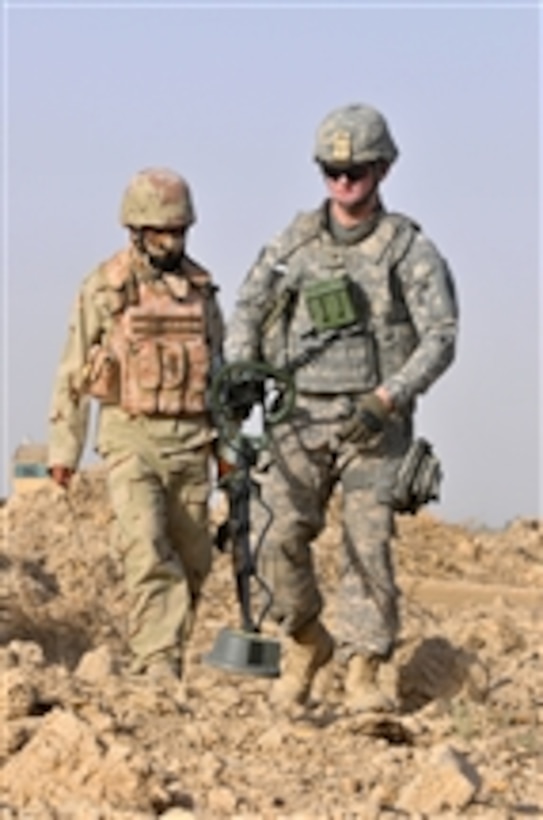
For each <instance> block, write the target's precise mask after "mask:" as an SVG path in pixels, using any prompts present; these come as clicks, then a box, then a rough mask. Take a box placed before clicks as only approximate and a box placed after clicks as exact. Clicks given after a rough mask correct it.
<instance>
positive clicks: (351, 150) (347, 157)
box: [313, 105, 398, 166]
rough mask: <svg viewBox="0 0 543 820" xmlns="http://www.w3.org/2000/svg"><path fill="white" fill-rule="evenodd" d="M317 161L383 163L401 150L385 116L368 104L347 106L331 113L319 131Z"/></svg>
mask: <svg viewBox="0 0 543 820" xmlns="http://www.w3.org/2000/svg"><path fill="white" fill-rule="evenodd" d="M313 156H314V159H316V160H317V162H321V163H324V164H326V165H336V166H337V165H345V166H349V165H359V164H361V163H364V162H375V161H376V160H380V159H381V160H384V161H385V162H386V163H388V164H389V165H391V164H392V163H393V162H394V160H395V159H396V157H397V156H398V148H397V147H396V144H395V142H394V140H393V139H392V136H391V134H390V131H389V129H388V125H387V122H386V120H385V118H384V117H383V115H382V114H380V113H379V112H378V111H376V110H375V108H371V107H370V106H369V105H347V106H344V107H343V108H337V109H335V110H334V111H332V112H331V113H330V114H328V116H327V117H325V119H324V120H323V121H322V123H321V124H320V125H319V128H318V129H317V138H316V143H315V151H314V154H313Z"/></svg>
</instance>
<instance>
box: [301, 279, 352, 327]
mask: <svg viewBox="0 0 543 820" xmlns="http://www.w3.org/2000/svg"><path fill="white" fill-rule="evenodd" d="M302 292H303V295H304V299H305V303H306V306H307V311H308V313H309V316H310V318H311V321H312V322H313V326H314V328H315V330H317V331H318V332H322V331H325V330H339V329H340V328H343V327H349V326H350V325H353V324H355V323H356V322H358V320H359V317H358V313H357V310H356V306H355V303H354V301H353V296H352V291H351V281H350V279H349V277H348V276H338V277H337V278H333V279H324V280H322V281H319V282H312V283H311V284H309V285H306V286H305V287H304V288H303V291H302Z"/></svg>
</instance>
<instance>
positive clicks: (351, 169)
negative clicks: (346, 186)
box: [321, 162, 373, 182]
mask: <svg viewBox="0 0 543 820" xmlns="http://www.w3.org/2000/svg"><path fill="white" fill-rule="evenodd" d="M372 166H373V163H372V162H361V163H360V164H359V165H349V166H348V167H346V168H344V167H341V166H339V165H327V164H326V163H324V162H323V163H321V169H322V173H323V174H324V176H325V177H328V178H329V179H339V178H340V177H347V179H348V180H349V182H358V181H359V180H361V179H364V177H367V176H368V174H369V173H370V170H371V168H372Z"/></svg>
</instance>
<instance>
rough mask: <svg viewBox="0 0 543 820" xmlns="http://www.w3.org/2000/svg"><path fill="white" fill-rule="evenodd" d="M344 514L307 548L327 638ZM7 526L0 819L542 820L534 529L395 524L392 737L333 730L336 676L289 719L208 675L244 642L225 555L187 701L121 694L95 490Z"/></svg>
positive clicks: (116, 587) (1, 563) (262, 692)
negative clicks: (225, 632)
mask: <svg viewBox="0 0 543 820" xmlns="http://www.w3.org/2000/svg"><path fill="white" fill-rule="evenodd" d="M339 503H340V501H339V499H336V501H335V503H334V505H333V507H332V509H331V511H330V515H329V523H328V526H327V528H326V530H325V531H324V533H323V534H322V536H321V538H320V539H319V541H318V543H317V544H316V547H315V554H316V561H317V567H318V571H319V574H320V576H321V578H322V580H323V590H324V592H325V594H326V596H327V599H326V600H327V609H326V612H325V619H327V618H328V617H331V615H332V614H333V609H334V606H335V600H334V593H333V590H334V580H335V574H336V560H335V559H336V557H337V555H338V553H339V548H340V530H339V527H338V523H337V522H338V510H337V506H338V504H339ZM0 518H1V528H0V529H1V536H0V538H1V540H0V573H1V579H2V581H1V585H0V678H1V685H0V719H1V721H2V734H1V736H0V785H1V789H0V817H1V818H2V820H11V819H12V818H25V820H30V818H35V819H36V820H50V819H51V820H136V818H138V819H140V820H143V818H155V817H163V818H169V820H175V818H190V817H195V818H203V819H204V820H207V818H226V817H228V818H231V817H239V818H270V819H271V818H274V820H275V818H291V817H297V818H315V819H316V818H334V819H336V818H337V820H343V818H361V820H370V818H371V820H378V818H396V817H414V818H415V817H417V818H424V817H427V818H432V820H433V818H454V817H457V816H466V817H476V818H485V819H486V820H494V819H495V820H498V819H501V818H503V820H506V818H516V817H519V818H520V817H523V816H533V817H536V816H541V817H543V770H542V768H541V751H542V743H541V737H542V736H543V735H542V732H541V725H540V724H541V717H542V706H543V698H542V695H541V692H542V691H543V664H542V656H541V648H540V647H541V626H540V624H541V616H542V614H543V584H542V582H543V562H542V555H543V552H542V549H541V547H542V532H541V523H542V522H539V521H534V520H522V519H519V520H516V521H513V522H512V523H511V524H510V525H509V526H508V527H506V528H505V529H503V530H500V531H496V532H491V531H486V530H483V529H480V530H475V529H473V530H470V529H468V528H465V527H460V526H457V525H451V524H445V523H443V522H441V521H439V520H438V519H436V518H433V517H432V516H430V515H427V514H422V515H419V516H417V517H414V518H412V517H408V518H403V519H401V520H400V521H399V526H398V539H397V543H396V555H397V565H398V582H399V586H400V587H401V589H402V591H403V596H402V621H403V628H402V635H401V645H400V648H399V650H398V652H397V654H396V656H395V658H394V662H393V663H392V664H390V665H389V667H388V668H385V669H383V680H382V683H383V686H384V688H385V689H388V690H389V692H390V694H393V695H395V696H396V698H397V700H398V703H399V706H400V709H399V712H398V714H397V715H395V716H393V717H390V718H387V719H384V718H383V717H379V716H364V717H362V716H358V717H353V716H349V715H348V714H346V713H345V710H344V709H343V707H342V670H341V669H340V668H339V666H338V667H336V666H334V667H333V668H332V670H331V672H330V673H329V674H328V675H327V678H326V680H322V681H320V682H319V686H320V688H321V690H322V691H323V692H324V694H325V697H324V700H323V702H322V703H321V704H320V705H317V706H315V708H313V709H310V710H308V711H306V712H303V713H300V714H299V715H294V716H291V717H289V718H287V717H285V716H282V715H280V714H278V713H276V712H275V711H274V710H273V708H272V706H271V704H270V701H269V697H268V694H269V682H268V681H266V680H264V679H259V678H253V677H247V676H233V675H228V674H226V673H224V672H221V671H220V670H217V669H214V668H212V667H210V666H208V665H206V664H205V663H204V656H205V654H206V653H207V652H208V651H209V650H210V649H211V647H212V646H213V642H214V639H215V637H216V635H217V633H218V631H219V630H220V629H221V628H222V627H223V626H225V625H229V626H237V605H236V601H235V598H234V591H233V584H232V580H231V568H230V558H229V556H227V555H220V554H218V553H217V555H216V556H215V566H214V570H213V573H212V576H211V578H210V580H209V582H208V584H207V585H206V588H205V594H204V600H203V604H202V608H201V610H200V615H199V621H198V624H197V628H196V631H195V635H194V638H193V642H192V644H191V646H190V650H189V653H188V669H187V677H186V683H185V685H184V686H175V685H173V684H171V683H170V682H166V683H156V682H148V681H140V680H137V679H134V678H132V677H131V676H130V675H129V674H128V672H127V664H126V661H127V657H126V645H125V638H124V629H125V626H124V625H125V618H126V602H125V596H124V590H123V584H122V577H121V572H120V567H119V564H118V562H117V559H116V553H115V549H114V548H113V546H112V543H111V542H112V539H114V538H115V537H116V535H115V528H114V526H113V522H112V514H111V510H110V507H109V504H108V500H107V496H106V493H105V487H104V482H103V476H102V474H101V473H100V472H99V471H89V472H87V473H82V474H81V475H79V476H77V478H76V480H75V481H74V484H73V488H72V489H71V490H70V493H69V495H66V494H64V493H62V492H60V491H58V490H56V489H55V488H54V487H52V486H51V487H44V488H42V489H40V490H37V491H35V492H34V493H31V494H30V493H29V494H28V495H24V496H20V497H12V498H10V499H9V500H8V502H7V503H6V504H5V505H4V506H3V507H2V508H1V509H0ZM110 532H111V536H110ZM269 631H270V632H273V630H272V628H271V627H269Z"/></svg>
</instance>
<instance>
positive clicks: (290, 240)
mask: <svg viewBox="0 0 543 820" xmlns="http://www.w3.org/2000/svg"><path fill="white" fill-rule="evenodd" d="M321 229H322V210H321V209H320V208H319V209H317V210H316V211H301V212H300V213H298V214H296V216H295V217H294V219H293V220H292V222H291V223H290V225H289V226H288V228H287V229H286V230H285V231H284V233H283V236H282V238H281V243H280V248H279V261H280V262H282V261H284V260H286V259H287V258H288V257H289V256H291V255H292V254H293V253H294V252H295V251H297V250H298V248H301V247H302V246H303V245H305V244H307V242H310V241H311V240H312V239H314V238H315V237H316V236H318V235H319V233H320V231H321Z"/></svg>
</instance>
